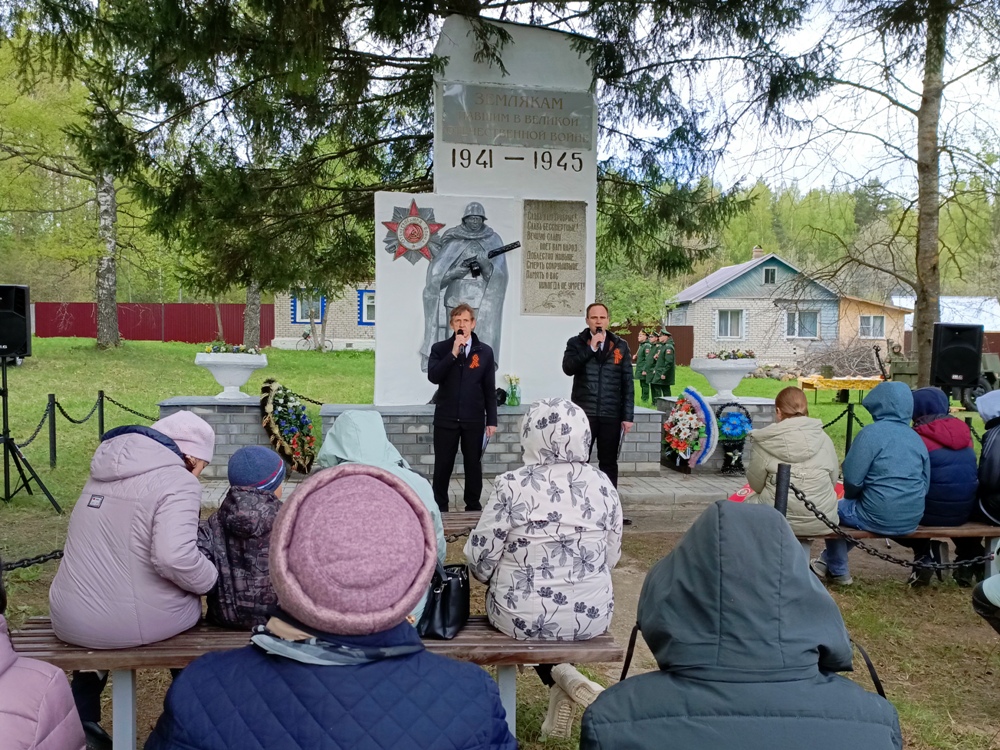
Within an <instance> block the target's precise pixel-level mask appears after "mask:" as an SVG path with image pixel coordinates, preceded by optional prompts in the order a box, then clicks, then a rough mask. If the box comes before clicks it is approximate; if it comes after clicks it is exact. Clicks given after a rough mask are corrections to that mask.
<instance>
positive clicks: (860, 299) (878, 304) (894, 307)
mask: <svg viewBox="0 0 1000 750" xmlns="http://www.w3.org/2000/svg"><path fill="white" fill-rule="evenodd" d="M840 298H841V299H847V300H851V301H852V302H862V303H864V304H866V305H874V306H875V307H884V308H885V309H887V310H903V311H905V312H913V308H912V307H900V306H899V305H893V304H890V303H888V302H876V301H875V300H873V299H865V298H864V297H852V296H851V295H849V294H842V295H840ZM893 299H895V298H893Z"/></svg>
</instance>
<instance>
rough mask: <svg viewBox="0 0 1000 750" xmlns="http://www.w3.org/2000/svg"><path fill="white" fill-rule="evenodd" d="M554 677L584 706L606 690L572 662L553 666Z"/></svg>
mask: <svg viewBox="0 0 1000 750" xmlns="http://www.w3.org/2000/svg"><path fill="white" fill-rule="evenodd" d="M552 679H553V680H555V681H556V684H557V685H558V686H559V687H561V688H562V689H563V690H564V691H565V692H566V695H568V696H569V697H570V698H571V699H572V700H573V701H575V702H576V703H578V704H580V705H581V706H583V707H584V708H586V707H587V706H589V705H590V704H591V703H593V702H594V701H595V700H597V696H598V695H600V694H601V692H602V691H603V690H604V687H603V686H601V685H598V684H597V683H596V682H594V681H592V680H588V679H587V678H586V677H584V676H583V675H582V674H580V671H579V670H578V669H577V668H576V667H574V666H573V665H572V664H557V665H556V666H554V667H552Z"/></svg>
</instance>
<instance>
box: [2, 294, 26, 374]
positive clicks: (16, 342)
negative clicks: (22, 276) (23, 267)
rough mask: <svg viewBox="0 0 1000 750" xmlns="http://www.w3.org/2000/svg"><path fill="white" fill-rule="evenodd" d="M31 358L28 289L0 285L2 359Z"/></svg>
mask: <svg viewBox="0 0 1000 750" xmlns="http://www.w3.org/2000/svg"><path fill="white" fill-rule="evenodd" d="M30 356H31V301H30V297H29V295H28V287H26V286H13V285H10V284H0V357H30Z"/></svg>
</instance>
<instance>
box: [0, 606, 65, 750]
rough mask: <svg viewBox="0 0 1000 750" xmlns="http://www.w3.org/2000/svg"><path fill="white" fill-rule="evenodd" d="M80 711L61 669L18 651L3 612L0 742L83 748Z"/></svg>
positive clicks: (15, 748) (30, 748)
mask: <svg viewBox="0 0 1000 750" xmlns="http://www.w3.org/2000/svg"><path fill="white" fill-rule="evenodd" d="M84 745H85V740H84V737H83V725H82V724H81V723H80V716H79V715H78V714H77V712H76V706H75V705H73V695H72V693H70V689H69V682H67V681H66V675H65V674H64V673H63V671H62V670H61V669H57V668H56V667H53V666H52V665H51V664H46V663H45V662H43V661H38V660H37V659H25V658H23V657H19V656H18V655H17V654H16V653H14V647H13V646H11V645H10V638H8V637H7V620H5V619H4V618H3V617H0V746H2V747H3V749H4V750H83V748H84Z"/></svg>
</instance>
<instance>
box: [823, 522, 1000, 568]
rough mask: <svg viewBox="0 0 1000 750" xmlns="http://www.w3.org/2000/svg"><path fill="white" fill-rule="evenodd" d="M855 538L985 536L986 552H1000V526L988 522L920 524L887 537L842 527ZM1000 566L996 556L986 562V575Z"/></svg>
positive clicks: (829, 535)
mask: <svg viewBox="0 0 1000 750" xmlns="http://www.w3.org/2000/svg"><path fill="white" fill-rule="evenodd" d="M841 528H842V529H843V530H844V531H846V532H847V533H848V534H850V535H851V537H853V538H854V539H884V538H889V539H893V538H895V539H951V538H957V537H983V538H985V539H986V554H990V553H991V552H992V553H994V554H998V552H997V547H998V542H1000V526H990V525H989V524H986V523H966V524H962V525H961V526H918V527H917V529H916V531H914V532H912V533H910V534H901V535H899V536H896V537H886V535H885V534H879V533H876V532H873V531H862V530H861V529H851V528H848V527H847V526H842V527H841ZM836 536H837V535H836V534H833V533H830V534H825V535H823V536H820V537H814V538H816V539H835V538H836ZM998 570H1000V567H998V565H997V559H996V557H994V558H993V559H992V560H991V561H990V562H988V563H987V564H986V576H987V577H989V576H992V575H995V574H996V573H997V572H998Z"/></svg>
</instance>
